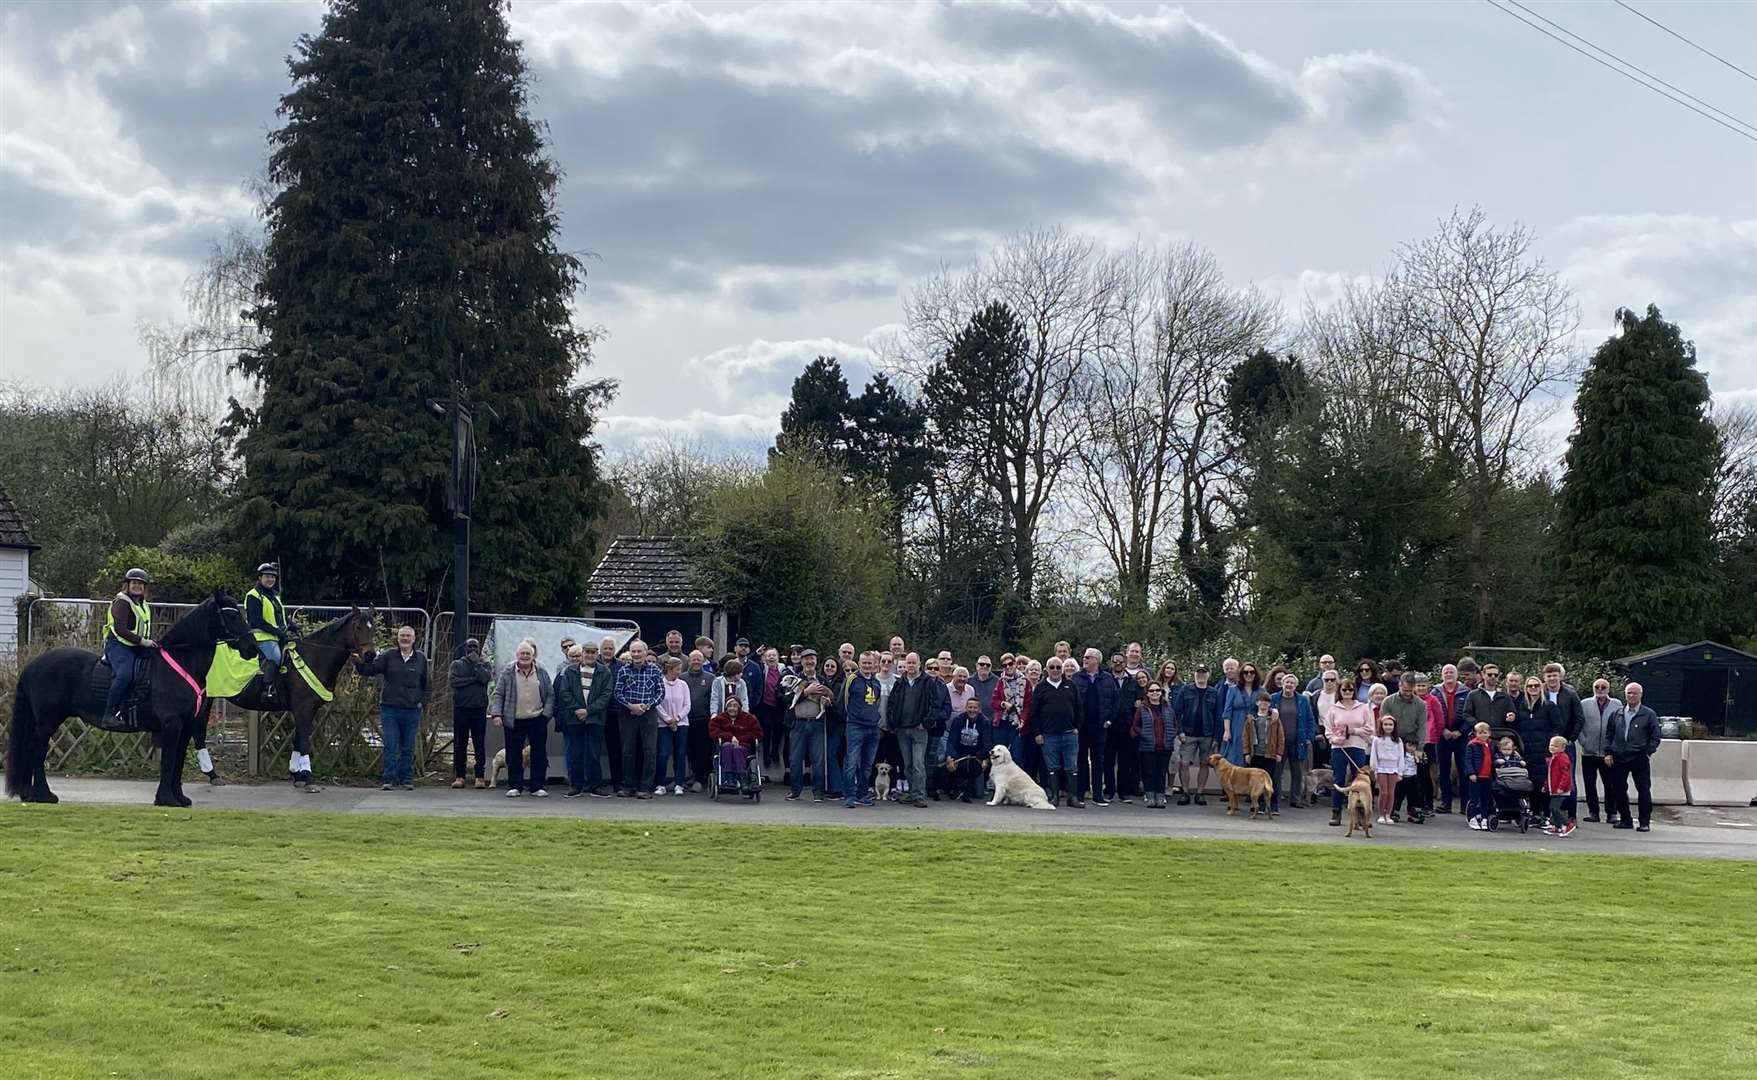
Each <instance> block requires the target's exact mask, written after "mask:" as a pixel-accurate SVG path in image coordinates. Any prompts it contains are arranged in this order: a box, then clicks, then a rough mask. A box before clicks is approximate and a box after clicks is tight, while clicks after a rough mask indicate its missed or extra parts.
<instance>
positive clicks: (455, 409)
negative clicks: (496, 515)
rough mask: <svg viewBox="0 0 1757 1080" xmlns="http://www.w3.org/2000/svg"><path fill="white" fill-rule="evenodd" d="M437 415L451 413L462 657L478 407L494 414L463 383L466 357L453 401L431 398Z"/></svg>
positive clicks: (457, 632)
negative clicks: (471, 396)
mask: <svg viewBox="0 0 1757 1080" xmlns="http://www.w3.org/2000/svg"><path fill="white" fill-rule="evenodd" d="M427 407H428V408H429V409H430V410H432V411H433V413H434V414H435V415H437V416H441V417H443V416H445V415H446V413H447V411H448V410H449V412H450V413H451V483H450V484H449V485H448V486H447V489H446V500H445V501H446V505H447V506H448V507H450V509H451V557H452V630H451V637H452V653H453V655H455V656H462V655H463V653H464V641H465V639H467V638H468V637H469V636H470V512H471V510H472V508H473V507H474V505H475V501H476V417H475V411H476V409H478V408H479V409H481V410H482V411H483V412H485V413H487V414H488V415H489V416H494V415H495V413H494V409H493V408H492V407H490V406H489V405H487V404H486V403H479V404H472V402H471V401H470V388H469V386H468V385H467V384H466V383H465V382H464V357H463V354H462V353H459V354H458V365H457V374H456V376H455V377H454V378H453V379H452V381H451V400H450V402H441V401H439V400H437V399H433V400H429V401H428V402H427Z"/></svg>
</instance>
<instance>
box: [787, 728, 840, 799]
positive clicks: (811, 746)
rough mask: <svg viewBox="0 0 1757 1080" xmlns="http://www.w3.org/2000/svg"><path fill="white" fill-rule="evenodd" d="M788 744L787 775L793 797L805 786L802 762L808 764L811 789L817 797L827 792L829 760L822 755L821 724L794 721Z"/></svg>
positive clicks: (822, 736) (828, 785)
mask: <svg viewBox="0 0 1757 1080" xmlns="http://www.w3.org/2000/svg"><path fill="white" fill-rule="evenodd" d="M789 736H790V738H789V740H788V743H787V772H788V773H789V774H790V779H791V780H792V788H793V794H795V795H797V794H799V791H800V789H801V788H803V787H804V786H805V763H806V762H808V761H809V762H811V790H812V793H813V794H815V795H817V796H819V797H820V798H821V797H822V796H823V795H824V794H825V793H826V792H828V791H829V790H830V784H829V779H830V777H829V772H830V769H829V759H828V758H827V757H825V756H824V750H825V746H824V722H823V721H822V720H799V719H795V720H794V721H793V727H792V728H790V729H789Z"/></svg>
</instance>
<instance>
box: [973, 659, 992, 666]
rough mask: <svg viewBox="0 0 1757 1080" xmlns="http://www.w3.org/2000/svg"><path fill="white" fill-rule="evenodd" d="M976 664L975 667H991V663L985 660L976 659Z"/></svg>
mask: <svg viewBox="0 0 1757 1080" xmlns="http://www.w3.org/2000/svg"><path fill="white" fill-rule="evenodd" d="M976 666H977V667H992V666H993V665H992V664H990V663H989V662H988V661H987V660H978V661H977V662H976Z"/></svg>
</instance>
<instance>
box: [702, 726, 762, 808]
mask: <svg viewBox="0 0 1757 1080" xmlns="http://www.w3.org/2000/svg"><path fill="white" fill-rule="evenodd" d="M725 745H726V740H725V739H715V740H714V769H713V771H712V772H710V773H709V774H708V798H709V799H718V798H719V797H720V795H721V794H722V793H725V794H727V795H743V796H744V797H745V798H746V799H747V800H749V801H750V802H762V801H763V741H762V740H761V739H756V740H754V741H752V742H751V744H750V747H749V751H748V753H747V755H746V759H747V763H746V765H745V769H744V774H743V775H742V776H734V775H733V774H732V772H731V771H730V770H728V769H727V768H726V764H725V759H724V756H723V755H722V754H721V753H720V749H721V747H723V746H725Z"/></svg>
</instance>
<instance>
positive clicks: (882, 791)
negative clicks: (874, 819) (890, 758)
mask: <svg viewBox="0 0 1757 1080" xmlns="http://www.w3.org/2000/svg"><path fill="white" fill-rule="evenodd" d="M872 791H873V795H874V796H875V798H874V801H875V802H884V801H885V799H887V798H889V797H890V794H891V766H890V763H889V762H885V761H881V762H879V763H878V766H877V774H876V775H875V776H874V777H873V780H872Z"/></svg>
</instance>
